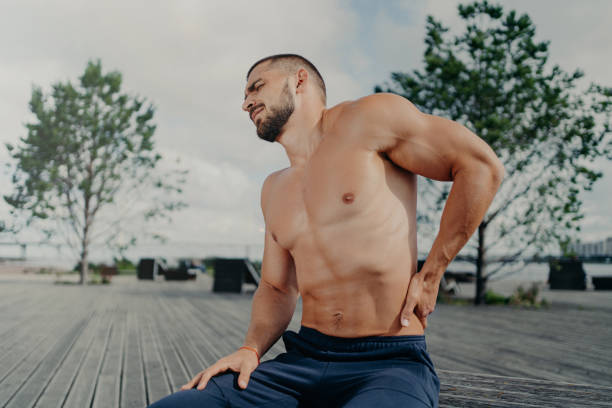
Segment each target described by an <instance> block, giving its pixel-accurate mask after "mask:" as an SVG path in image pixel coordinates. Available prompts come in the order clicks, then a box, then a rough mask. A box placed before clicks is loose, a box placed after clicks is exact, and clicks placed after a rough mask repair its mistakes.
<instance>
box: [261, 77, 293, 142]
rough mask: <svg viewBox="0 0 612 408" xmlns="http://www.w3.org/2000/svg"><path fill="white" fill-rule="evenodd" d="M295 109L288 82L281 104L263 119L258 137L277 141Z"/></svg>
mask: <svg viewBox="0 0 612 408" xmlns="http://www.w3.org/2000/svg"><path fill="white" fill-rule="evenodd" d="M294 109H295V105H294V104H293V98H291V93H290V92H289V81H287V82H286V83H285V87H284V88H283V91H282V92H281V101H280V103H279V104H278V106H276V107H270V115H269V116H268V117H267V118H264V119H262V120H261V123H260V124H259V126H257V136H259V137H260V138H261V139H263V140H265V141H267V142H274V141H276V138H277V137H278V135H279V134H280V133H281V130H282V129H283V126H285V123H287V121H288V120H289V118H290V117H291V114H292V113H293V110H294Z"/></svg>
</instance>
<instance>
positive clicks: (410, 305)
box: [400, 296, 416, 327]
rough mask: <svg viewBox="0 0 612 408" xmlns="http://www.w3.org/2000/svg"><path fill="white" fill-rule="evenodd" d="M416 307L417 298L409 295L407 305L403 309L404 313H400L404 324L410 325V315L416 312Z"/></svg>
mask: <svg viewBox="0 0 612 408" xmlns="http://www.w3.org/2000/svg"><path fill="white" fill-rule="evenodd" d="M415 307H416V299H414V298H412V297H411V296H408V297H407V298H406V306H404V309H403V310H402V314H401V315H400V322H401V324H402V326H406V327H407V326H408V325H409V324H410V315H411V314H412V313H413V312H414V308H415Z"/></svg>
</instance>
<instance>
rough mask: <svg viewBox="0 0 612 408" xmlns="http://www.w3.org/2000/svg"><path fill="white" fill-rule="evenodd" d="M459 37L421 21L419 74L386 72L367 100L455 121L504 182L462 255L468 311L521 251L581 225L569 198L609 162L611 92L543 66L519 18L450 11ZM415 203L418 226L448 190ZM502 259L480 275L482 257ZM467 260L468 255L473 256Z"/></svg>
mask: <svg viewBox="0 0 612 408" xmlns="http://www.w3.org/2000/svg"><path fill="white" fill-rule="evenodd" d="M458 11H459V15H460V16H461V18H462V20H463V22H464V23H465V31H463V32H462V33H460V34H459V35H456V36H454V37H451V36H450V35H449V34H448V31H449V30H448V28H446V27H444V26H443V25H442V23H441V22H439V21H436V20H435V19H434V18H433V17H432V16H428V17H427V35H426V38H425V44H426V50H425V55H424V64H425V67H424V70H413V72H412V73H402V72H395V73H392V75H391V83H390V84H389V83H386V84H385V86H376V87H375V92H382V91H383V90H385V91H387V92H394V93H397V94H399V95H402V96H404V97H406V98H407V99H409V100H410V101H411V102H413V103H414V104H415V105H416V106H417V107H419V108H420V109H421V110H422V111H424V112H426V113H430V114H435V115H440V116H445V117H448V118H449V119H452V120H455V121H458V122H460V123H462V124H463V125H465V126H466V127H467V128H469V129H470V130H472V131H473V132H474V133H476V134H477V135H478V136H480V137H481V138H482V139H483V140H485V141H486V142H487V143H488V144H489V145H490V146H491V147H492V148H493V150H494V151H495V152H496V153H497V154H498V156H499V157H500V158H501V160H502V161H503V163H504V165H505V168H506V176H505V179H504V181H503V184H502V186H501V187H500V190H499V193H498V195H497V197H496V199H495V200H494V202H493V204H492V206H491V208H490V209H489V211H488V213H487V214H486V216H485V218H484V220H483V221H482V223H481V224H480V226H479V228H478V232H477V234H475V235H476V236H475V241H476V242H474V239H473V240H472V241H471V243H470V245H469V246H468V248H471V249H472V254H473V259H474V260H475V262H476V271H477V274H476V280H477V284H476V296H475V303H476V304H479V303H482V301H483V296H484V293H485V287H486V282H487V280H488V279H489V278H491V277H492V276H494V275H496V274H499V273H500V272H502V273H501V274H500V276H502V275H506V274H509V273H512V272H514V271H512V269H513V268H512V267H509V266H514V267H515V266H516V264H517V262H518V261H519V260H520V259H521V257H522V256H523V255H524V253H525V252H526V251H529V250H536V251H542V250H544V249H545V248H547V247H551V246H552V245H555V244H561V245H562V248H566V249H567V243H568V242H569V240H570V237H571V236H572V234H573V233H574V231H578V230H580V226H579V220H580V219H581V218H582V217H583V214H582V212H581V204H582V203H581V201H580V199H579V192H580V191H581V190H590V189H591V188H592V186H593V183H594V182H595V181H596V180H597V179H599V178H600V177H601V176H602V174H601V172H598V171H597V170H596V169H595V168H594V166H593V160H595V159H596V158H598V157H607V158H608V159H610V158H611V142H610V140H609V135H610V130H611V129H610V111H611V109H612V88H607V87H603V86H600V85H597V84H594V83H591V84H590V86H588V87H586V86H584V87H583V89H580V87H579V86H578V85H579V81H578V80H579V79H580V78H582V77H583V75H584V74H583V72H581V71H580V70H578V69H577V70H575V71H574V72H573V73H571V74H568V73H566V72H564V71H563V70H562V69H561V68H560V67H559V66H557V65H554V66H552V67H550V66H549V65H547V62H548V57H549V52H548V46H549V42H547V41H543V42H537V41H535V39H534V36H535V26H534V24H533V22H532V21H531V19H530V18H529V16H528V15H526V14H523V15H520V16H519V15H517V13H516V12H515V11H510V12H508V13H505V14H504V11H503V9H502V7H501V6H499V5H494V4H490V3H489V2H487V1H482V2H474V3H471V4H469V5H460V6H459V7H458ZM424 184H425V186H426V187H425V188H426V190H425V192H424V193H422V194H420V197H422V198H425V199H427V198H428V197H433V200H432V201H431V202H430V206H429V208H432V209H433V210H434V212H431V211H424V212H420V213H419V219H420V220H431V219H432V216H431V214H433V213H435V212H437V213H439V211H440V210H441V209H442V206H443V204H444V202H445V200H446V197H447V195H448V192H449V190H450V186H449V185H448V184H444V183H436V182H432V181H431V180H428V181H426V182H424ZM493 250H496V251H498V252H499V251H500V250H504V251H507V252H509V253H508V255H507V256H504V257H503V259H501V261H502V262H500V263H499V264H498V265H497V266H496V267H495V269H493V270H491V271H488V273H485V271H486V265H487V261H488V258H487V256H486V255H487V253H491V251H493ZM474 252H475V254H474Z"/></svg>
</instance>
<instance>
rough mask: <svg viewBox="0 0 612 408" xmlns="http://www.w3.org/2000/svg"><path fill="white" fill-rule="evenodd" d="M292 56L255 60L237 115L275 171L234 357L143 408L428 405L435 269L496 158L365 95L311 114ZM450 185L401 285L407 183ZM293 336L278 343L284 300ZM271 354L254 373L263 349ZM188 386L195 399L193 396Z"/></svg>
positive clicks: (448, 130)
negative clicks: (272, 146)
mask: <svg viewBox="0 0 612 408" xmlns="http://www.w3.org/2000/svg"><path fill="white" fill-rule="evenodd" d="M325 104H326V94H325V84H324V82H323V79H322V78H321V75H320V74H319V72H318V71H317V69H316V68H315V67H314V66H313V65H312V64H311V63H310V62H309V61H307V60H306V59H304V58H303V57H300V56H297V55H293V54H284V55H276V56H272V57H268V58H264V59H262V60H260V61H258V62H256V63H255V64H254V65H253V67H252V68H251V69H250V70H249V73H248V74H247V84H246V91H245V98H244V103H243V105H242V109H243V110H244V111H246V112H247V113H248V114H249V116H250V119H251V120H252V121H253V123H254V124H255V126H256V128H257V134H258V136H259V137H260V138H261V139H263V140H266V141H268V142H278V143H280V144H281V145H282V146H283V147H284V148H285V150H286V152H287V155H288V157H289V161H290V163H291V166H290V167H288V168H286V169H283V170H280V171H276V172H274V173H272V174H270V175H269V176H268V177H267V178H266V180H265V181H264V184H263V187H262V192H261V207H262V211H263V215H264V219H265V224H266V233H265V247H264V256H263V264H262V275H261V282H260V285H259V287H258V288H257V291H256V292H255V295H254V296H253V304H252V313H251V322H250V324H249V328H248V331H247V334H246V338H245V341H244V347H242V348H240V349H239V350H237V351H236V352H234V353H233V354H231V355H228V356H226V357H224V358H222V359H220V360H219V361H218V362H217V363H215V364H214V365H212V366H211V367H209V368H207V369H206V370H204V371H202V372H200V373H198V374H197V375H195V377H193V379H192V380H191V381H189V382H188V383H187V384H185V385H184V386H183V387H182V388H181V391H179V392H177V393H175V394H173V395H171V396H169V397H166V398H164V399H162V400H160V401H158V402H157V403H156V404H154V405H153V406H154V407H155V408H158V407H179V406H180V407H196V406H197V407H225V406H232V407H248V406H257V407H264V406H265V407H296V406H298V405H299V406H313V407H327V406H328V407H340V406H342V407H371V406H377V407H381V408H382V407H391V406H393V407H400V406H401V407H435V406H437V404H438V393H439V386H440V383H439V380H438V377H437V375H436V373H435V370H434V367H433V364H432V362H431V359H430V358H429V355H428V354H427V351H426V346H425V336H424V330H425V328H426V327H427V316H428V315H429V314H430V313H432V312H433V310H434V307H435V303H436V297H437V293H438V288H439V283H440V280H441V278H442V275H443V273H444V271H445V270H446V267H447V265H448V264H449V263H450V262H451V260H452V259H453V258H454V257H455V255H456V254H457V253H458V252H459V250H460V249H461V247H463V246H464V245H465V243H466V242H467V240H468V239H469V238H470V236H471V235H472V233H473V232H474V230H475V229H476V227H477V226H478V225H479V223H480V222H481V220H482V218H483V217H484V215H485V212H486V210H487V208H488V207H489V205H490V203H491V201H492V199H493V196H494V195H495V193H496V191H497V189H498V187H499V185H500V183H501V180H502V177H503V173H504V170H503V167H502V165H501V162H500V161H499V159H498V158H497V157H496V155H495V154H494V153H493V151H492V150H491V149H490V148H489V146H488V145H487V144H486V143H485V142H483V141H482V140H481V139H480V138H479V137H478V136H476V135H474V134H473V133H472V132H470V131H469V130H468V129H466V128H465V127H464V126H462V125H460V124H458V123H456V122H453V121H450V120H447V119H443V118H440V117H436V116H432V115H427V114H423V113H421V112H420V111H419V110H418V109H416V108H415V107H414V105H412V104H411V103H410V102H409V101H407V100H406V99H404V98H402V97H400V96H397V95H392V94H375V95H370V96H366V97H364V98H361V99H359V100H356V101H351V102H344V103H341V104H339V105H336V106H334V107H332V108H329V109H327V108H326V106H325ZM417 174H418V175H422V176H424V177H428V178H431V179H434V180H440V181H453V186H452V189H451V192H450V195H449V197H448V200H447V203H446V206H445V208H444V212H443V215H442V219H441V224H440V230H439V233H438V236H437V237H436V239H435V241H434V244H433V247H432V248H431V251H430V252H429V256H428V257H427V261H426V262H425V264H424V266H423V268H422V270H421V271H420V272H419V273H416V267H417V243H416V229H417V225H416V202H417V188H416V187H417V182H416V175H417ZM299 295H301V296H302V306H303V308H302V322H301V324H302V327H301V329H300V331H299V333H295V332H293V331H286V329H287V327H288V324H289V322H290V320H291V317H292V316H293V312H294V310H295V306H296V302H297V298H298V296H299ZM281 335H282V337H283V341H284V343H285V346H286V348H287V353H283V354H281V355H279V356H278V357H277V358H275V359H274V360H269V361H266V362H263V363H261V364H259V358H260V357H261V356H263V355H264V354H265V353H266V351H267V350H268V349H269V348H270V347H271V346H272V345H273V344H274V343H275V342H276V341H277V340H278V339H279V337H281ZM194 387H195V388H194Z"/></svg>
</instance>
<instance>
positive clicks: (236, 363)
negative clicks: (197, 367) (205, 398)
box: [181, 349, 259, 391]
mask: <svg viewBox="0 0 612 408" xmlns="http://www.w3.org/2000/svg"><path fill="white" fill-rule="evenodd" d="M258 365H259V363H258V361H257V354H255V353H254V352H253V351H251V350H246V349H241V350H238V351H236V352H234V353H232V354H230V355H228V356H226V357H223V358H222V359H220V360H219V361H217V362H216V363H215V364H213V365H212V366H210V367H208V368H207V369H206V370H204V371H200V372H199V373H198V374H196V375H195V376H194V377H193V378H192V379H191V381H189V382H188V383H187V384H185V385H183V386H182V387H181V391H183V390H189V389H191V388H193V387H196V386H197V389H198V390H203V389H204V388H205V387H206V384H208V381H209V380H210V378H211V377H213V376H215V375H217V374H219V373H222V372H225V371H228V370H229V371H235V372H237V373H240V376H239V377H238V385H239V386H240V388H242V389H245V388H246V387H247V385H248V383H249V378H250V377H251V373H252V372H253V370H255V368H257V366H258Z"/></svg>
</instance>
